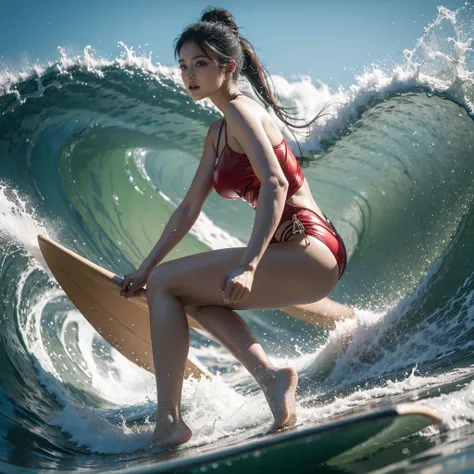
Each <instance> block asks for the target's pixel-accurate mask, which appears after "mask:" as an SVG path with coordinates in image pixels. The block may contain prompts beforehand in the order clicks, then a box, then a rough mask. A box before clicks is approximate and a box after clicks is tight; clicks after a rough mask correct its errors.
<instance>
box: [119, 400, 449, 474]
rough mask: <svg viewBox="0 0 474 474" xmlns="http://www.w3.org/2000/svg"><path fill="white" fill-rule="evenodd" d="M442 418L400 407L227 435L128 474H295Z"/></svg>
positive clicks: (349, 457)
mask: <svg viewBox="0 0 474 474" xmlns="http://www.w3.org/2000/svg"><path fill="white" fill-rule="evenodd" d="M441 422H442V419H441V417H440V416H439V415H438V414H437V413H436V412H435V411H433V410H431V409H430V408H427V407H425V406H422V405H420V404H418V403H408V404H399V405H395V406H389V407H384V408H379V409H373V410H366V411H362V412H359V413H355V414H352V415H344V416H339V417H335V418H332V419H330V420H327V421H325V422H323V423H321V424H316V425H312V426H303V427H296V428H293V429H291V430H288V431H285V432H279V433H272V434H265V435H259V434H257V435H254V436H253V437H251V438H249V436H248V434H239V435H236V436H230V437H227V438H225V439H222V440H218V441H216V442H215V443H211V444H207V445H204V446H195V447H190V448H187V447H186V445H184V447H182V448H179V449H175V450H172V451H168V452H163V453H160V454H156V455H154V456H153V455H150V456H149V464H148V462H147V464H146V465H141V466H136V467H134V468H132V469H130V470H128V469H127V473H128V474H138V473H140V474H145V473H152V472H153V473H163V472H176V473H188V474H190V473H200V472H212V473H221V472H222V473H225V474H234V473H235V474H240V473H244V472H271V473H272V474H277V473H285V474H286V473H298V472H317V467H318V466H320V465H321V464H323V463H325V465H327V466H333V469H336V470H337V467H336V466H343V465H344V464H345V462H348V461H349V460H353V459H357V458H360V457H362V456H365V455H367V454H369V453H371V452H373V451H375V450H378V449H381V448H383V447H384V446H387V445H389V444H390V443H393V442H395V441H397V440H399V439H401V438H404V437H406V436H409V435H412V434H414V433H417V432H418V431H420V430H422V429H424V428H426V427H428V426H431V425H435V424H438V423H441Z"/></svg>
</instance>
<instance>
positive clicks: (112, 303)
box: [38, 234, 211, 378]
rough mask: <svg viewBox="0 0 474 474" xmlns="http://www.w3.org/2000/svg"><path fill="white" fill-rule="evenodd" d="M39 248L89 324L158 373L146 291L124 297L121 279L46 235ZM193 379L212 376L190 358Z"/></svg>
mask: <svg viewBox="0 0 474 474" xmlns="http://www.w3.org/2000/svg"><path fill="white" fill-rule="evenodd" d="M38 245H39V248H40V249H41V253H42V254H43V257H44V259H45V261H46V263H47V264H48V266H49V268H50V269H51V272H52V274H53V275H54V277H55V278H56V280H57V282H58V283H59V284H60V285H61V287H62V289H63V290H64V292H65V293H66V295H67V296H68V298H69V299H70V300H71V302H72V303H73V304H74V306H75V307H76V308H77V309H78V311H79V312H80V313H81V314H82V315H83V316H84V317H85V318H86V319H87V321H89V323H90V324H91V325H92V326H93V327H94V328H95V329H96V330H97V332H98V333H99V334H100V335H101V336H102V337H103V338H104V339H105V340H106V341H107V342H108V343H109V344H111V345H112V346H113V347H114V348H115V349H117V350H118V351H119V352H120V353H121V354H123V355H124V356H125V357H126V358H127V359H129V360H131V361H132V362H134V363H135V364H137V365H139V366H140V367H143V368H144V369H146V370H148V371H149V372H152V373H154V365H153V352H152V346H151V333H150V315H149V312H148V304H147V301H146V290H145V289H142V290H141V291H140V293H139V294H138V295H137V296H134V297H131V298H124V297H123V296H120V288H121V286H122V282H123V278H122V277H121V276H119V275H116V274H114V273H113V272H110V271H109V270H106V269H105V268H102V267H101V266H99V265H96V264H95V263H93V262H91V261H89V260H87V259H86V258H84V257H82V256H81V255H78V254H77V253H75V252H73V251H72V250H69V249H67V248H66V247H63V246H62V245H60V244H58V243H57V242H54V241H53V240H51V239H49V238H47V237H45V236H44V235H41V234H39V235H38ZM188 321H189V324H190V326H191V327H195V328H199V327H200V326H199V325H198V324H197V323H196V322H195V321H194V320H193V319H191V318H188ZM190 376H194V377H196V378H200V377H202V376H204V377H207V378H210V377H211V374H210V373H209V372H208V371H207V370H206V368H205V367H204V366H203V365H202V364H200V362H199V361H198V360H196V359H194V358H193V357H192V356H191V355H190V356H189V357H188V360H187V363H186V369H185V377H186V378H188V377H190Z"/></svg>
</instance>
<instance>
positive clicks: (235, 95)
mask: <svg viewBox="0 0 474 474" xmlns="http://www.w3.org/2000/svg"><path fill="white" fill-rule="evenodd" d="M239 95H245V94H242V93H241V92H238V93H237V94H234V95H233V96H232V97H231V98H230V100H234V99H235V98H236V97H238V96H239ZM224 123H225V144H226V145H227V122H226V121H225V120H224V122H222V125H224ZM222 125H221V128H222ZM219 136H220V132H219ZM217 144H219V142H217ZM217 150H219V148H218V149H217Z"/></svg>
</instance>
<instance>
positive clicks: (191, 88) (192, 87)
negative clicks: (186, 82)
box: [189, 86, 199, 91]
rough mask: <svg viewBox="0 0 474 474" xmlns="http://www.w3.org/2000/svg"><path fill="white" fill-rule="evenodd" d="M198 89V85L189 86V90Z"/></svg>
mask: <svg viewBox="0 0 474 474" xmlns="http://www.w3.org/2000/svg"><path fill="white" fill-rule="evenodd" d="M198 89H199V86H190V87H189V90H190V91H197V90H198Z"/></svg>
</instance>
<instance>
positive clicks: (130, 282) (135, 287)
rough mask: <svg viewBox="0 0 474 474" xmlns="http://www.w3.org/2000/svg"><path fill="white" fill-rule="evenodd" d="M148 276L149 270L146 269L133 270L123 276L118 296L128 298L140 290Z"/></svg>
mask: <svg viewBox="0 0 474 474" xmlns="http://www.w3.org/2000/svg"><path fill="white" fill-rule="evenodd" d="M149 276H150V272H149V271H146V270H141V269H140V268H139V269H138V270H135V271H134V272H132V273H129V274H127V275H125V276H124V278H123V283H122V287H121V288H120V296H124V297H125V298H129V297H131V296H136V295H138V294H139V292H140V288H143V287H144V286H145V284H146V281H147V280H148V277H149Z"/></svg>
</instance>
